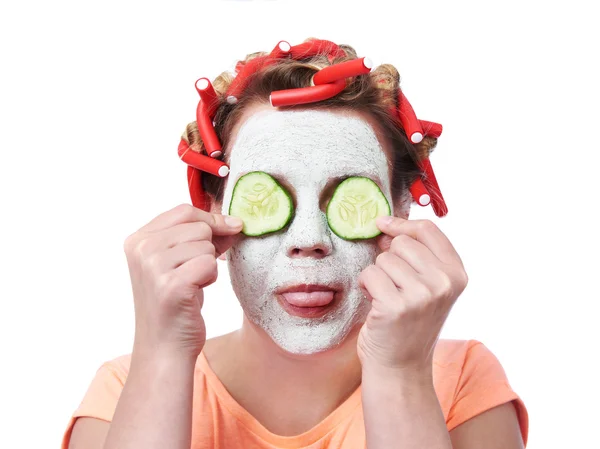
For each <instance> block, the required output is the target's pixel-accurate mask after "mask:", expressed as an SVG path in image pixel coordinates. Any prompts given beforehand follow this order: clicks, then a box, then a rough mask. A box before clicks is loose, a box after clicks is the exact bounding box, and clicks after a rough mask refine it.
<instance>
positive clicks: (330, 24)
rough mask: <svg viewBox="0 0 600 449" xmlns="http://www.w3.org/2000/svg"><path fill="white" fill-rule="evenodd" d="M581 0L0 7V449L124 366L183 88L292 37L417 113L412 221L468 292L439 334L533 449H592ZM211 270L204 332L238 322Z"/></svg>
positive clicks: (164, 198)
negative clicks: (504, 399)
mask: <svg viewBox="0 0 600 449" xmlns="http://www.w3.org/2000/svg"><path fill="white" fill-rule="evenodd" d="M593 3H594V2H591V1H590V2H581V1H580V2H569V4H568V5H567V2H556V1H544V2H542V1H539V2H532V1H523V0H521V1H502V2H477V1H472V2H465V1H452V2H431V1H419V2H402V3H401V2H390V3H383V2H377V1H368V2H363V3H361V4H356V5H355V6H350V4H349V3H343V2H339V3H337V2H332V1H329V2H327V1H321V2H318V3H310V2H299V1H267V2H258V1H254V2H252V1H245V2H234V1H230V2H216V3H215V2H206V1H195V2H187V3H186V2H169V3H168V4H167V2H161V3H159V2H152V1H146V2H141V1H139V2H126V1H118V2H117V1H103V2H84V1H63V0H59V1H52V2H42V1H29V2H26V1H22V2H17V1H13V2H3V3H2V6H1V7H0V38H1V40H0V42H2V43H1V48H2V50H1V58H2V59H1V64H2V69H1V71H0V77H1V83H0V95H1V96H0V108H1V110H0V113H1V117H0V119H1V120H0V129H1V135H0V139H1V142H0V144H1V146H0V150H1V151H0V187H1V190H0V192H1V195H2V197H1V201H2V202H1V214H2V220H1V225H0V226H1V237H2V247H1V254H2V259H1V263H2V266H1V271H0V276H1V284H0V285H1V290H0V295H1V308H0V337H1V344H2V358H1V360H2V362H1V363H2V367H1V369H0V376H1V382H0V389H1V391H0V407H1V408H0V414H1V416H0V418H1V420H0V423H1V424H0V426H1V427H2V431H1V436H0V439H1V441H2V443H1V446H2V447H6V448H9V447H10V448H18V447H23V448H25V447H27V448H35V447H58V444H59V442H60V438H61V437H62V432H63V430H64V427H65V426H66V424H67V421H68V418H69V416H70V414H71V413H72V412H73V411H74V409H75V408H76V407H77V405H78V404H79V401H80V400H81V398H82V396H83V394H84V392H85V390H86V388H87V386H88V384H89V382H90V380H91V379H92V377H93V376H94V374H95V371H96V369H97V368H98V367H99V366H100V364H101V363H102V362H104V361H106V360H109V359H111V358H114V357H116V356H118V355H120V354H124V353H128V352H130V350H131V344H132V338H133V325H134V321H133V307H132V299H131V289H130V284H129V274H128V270H127V266H126V260H125V256H124V252H123V246H122V245H123V241H124V239H125V238H126V237H127V236H128V235H129V234H131V233H133V232H134V231H136V230H137V229H138V228H139V227H141V226H142V225H144V224H146V223H147V222H148V221H150V220H151V219H152V218H154V217H155V216H156V215H158V214H159V213H161V212H163V211H165V210H167V209H170V208H172V207H174V206H176V205H178V204H180V203H183V202H188V203H189V202H190V199H189V196H188V195H189V194H188V190H187V181H186V175H185V173H186V170H185V164H184V163H182V162H181V161H180V160H179V159H178V157H177V155H176V148H177V144H178V141H179V136H180V134H181V132H182V131H183V129H184V127H185V125H186V124H187V123H188V122H190V121H193V120H194V118H195V107H196V104H197V101H198V98H197V93H196V91H195V89H194V82H195V80H196V79H197V78H199V77H200V76H207V77H209V78H211V79H214V77H215V76H217V75H218V74H219V73H220V72H222V71H224V70H228V69H230V68H231V67H233V65H234V64H235V62H236V60H238V59H240V58H243V57H244V56H245V55H246V54H247V53H252V52H255V51H259V50H263V51H270V50H271V49H272V48H273V47H274V46H275V44H276V43H277V42H278V41H279V40H281V39H285V40H287V41H289V42H290V43H291V44H292V45H296V44H299V43H301V42H302V41H303V40H304V39H306V38H307V37H318V38H320V39H328V40H332V41H334V42H336V43H347V44H350V45H352V46H354V48H355V49H356V50H357V52H358V54H359V56H369V57H370V58H371V59H372V60H373V61H374V63H375V64H376V65H379V64H381V63H384V62H389V63H392V64H394V65H395V66H396V67H397V68H398V69H399V71H400V73H401V76H402V81H401V86H402V88H403V89H404V91H405V93H406V95H407V97H408V98H409V99H410V102H411V103H412V105H413V107H414V108H415V111H416V112H417V115H418V116H419V118H422V119H426V120H431V121H435V122H438V123H441V124H443V126H444V132H443V134H442V136H441V138H440V141H439V144H438V147H437V148H436V150H435V152H434V153H433V155H432V158H431V161H432V164H433V166H434V168H435V170H436V174H437V177H438V181H439V183H440V187H441V189H442V192H443V194H444V196H445V198H446V200H447V204H448V207H449V214H448V215H447V216H446V217H445V218H442V219H439V218H437V217H436V216H435V215H434V214H433V211H432V209H431V208H430V207H427V208H421V207H419V206H416V205H415V206H413V210H412V212H411V218H428V219H431V220H433V221H434V222H435V223H436V224H438V226H439V227H440V228H441V229H442V231H443V232H444V233H445V234H446V235H447V236H448V237H449V238H450V240H451V241H452V242H453V244H454V245H455V247H456V248H457V250H458V252H459V254H460V255H461V257H462V259H463V261H464V263H465V266H466V268H467V272H468V274H469V277H470V283H469V285H468V287H467V289H466V290H465V292H464V293H463V295H462V296H461V297H460V298H459V300H458V302H457V303H456V305H455V307H454V309H453V310H452V313H451V315H450V317H449V319H448V321H447V323H446V326H445V328H444V329H443V334H442V337H443V338H460V339H477V340H479V341H482V342H483V343H485V344H486V345H487V346H488V347H489V348H490V349H491V350H492V351H493V352H494V353H495V354H496V355H497V356H498V358H499V359H500V361H501V362H502V364H503V366H504V368H505V370H506V372H507V375H508V377H509V380H510V382H511V385H512V386H513V388H514V389H515V390H516V391H517V393H518V394H520V395H521V397H522V398H523V399H524V401H525V403H526V405H527V407H528V410H529V413H530V444H529V445H528V447H529V448H534V449H541V448H564V447H591V446H592V445H593V444H596V443H597V441H598V440H597V433H596V432H597V430H596V429H597V427H598V418H600V413H599V412H598V403H599V401H600V397H599V394H598V387H597V385H598V379H599V372H598V368H597V367H598V364H597V356H598V353H599V352H598V340H599V339H598V325H597V322H598V321H597V320H598V316H597V314H596V312H597V311H598V300H600V294H599V293H598V288H599V287H598V285H599V284H598V278H599V275H598V269H599V268H600V264H599V263H598V250H599V249H600V248H599V246H600V245H599V241H598V232H597V229H598V224H597V222H596V221H595V219H597V218H598V214H597V210H598V201H599V200H598V193H599V190H600V188H599V187H598V182H597V179H598V174H597V172H596V170H597V168H598V161H599V158H598V151H599V150H600V148H599V144H598V141H597V137H596V135H597V129H598V119H599V118H600V117H599V114H598V101H599V100H600V96H599V88H598V83H599V75H600V73H599V71H598V42H600V36H599V33H598V24H597V18H598V16H597V15H595V14H594V13H593V11H592V4H593ZM594 42H595V43H594ZM221 268H222V270H221V277H220V279H219V280H218V282H217V283H216V284H215V285H213V286H211V287H210V288H209V289H208V294H207V300H206V305H205V309H204V315H205V317H206V320H207V326H208V333H209V337H211V336H215V335H218V334H222V333H225V332H228V331H231V330H233V329H236V328H237V327H238V325H239V324H240V320H241V311H240V308H239V305H238V303H237V300H236V299H235V297H234V296H233V293H232V292H231V290H230V286H229V281H228V277H227V273H226V270H224V269H223V268H226V267H225V266H224V263H221Z"/></svg>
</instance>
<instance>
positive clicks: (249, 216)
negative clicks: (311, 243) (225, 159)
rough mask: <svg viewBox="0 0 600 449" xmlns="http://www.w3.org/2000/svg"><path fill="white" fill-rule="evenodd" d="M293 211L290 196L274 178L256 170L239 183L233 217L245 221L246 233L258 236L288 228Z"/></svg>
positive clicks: (235, 193)
mask: <svg viewBox="0 0 600 449" xmlns="http://www.w3.org/2000/svg"><path fill="white" fill-rule="evenodd" d="M293 209H294V206H293V203H292V197H291V196H290V194H289V193H288V192H287V191H286V190H285V189H284V188H283V187H282V186H281V185H280V184H279V183H278V182H277V181H275V179H273V177H272V176H270V175H268V174H267V173H264V172H260V171H255V172H251V173H247V174H245V175H244V176H242V177H241V178H240V179H238V182H237V183H236V184H235V187H234V188H233V194H232V198H231V204H230V205H229V215H231V216H234V217H239V218H241V219H242V221H243V222H244V226H243V228H242V233H244V234H245V235H249V236H258V235H263V234H267V233H269V232H275V231H279V230H280V229H282V228H284V227H285V226H286V225H287V224H288V223H289V221H290V220H291V218H292V212H293Z"/></svg>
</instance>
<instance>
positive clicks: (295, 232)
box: [285, 204, 333, 259]
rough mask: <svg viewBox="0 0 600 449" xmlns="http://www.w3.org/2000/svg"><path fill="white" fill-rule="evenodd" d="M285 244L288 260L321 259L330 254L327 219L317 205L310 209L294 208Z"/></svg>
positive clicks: (330, 243)
mask: <svg viewBox="0 0 600 449" xmlns="http://www.w3.org/2000/svg"><path fill="white" fill-rule="evenodd" d="M285 243H286V246H285V247H286V251H287V256H288V257H290V258H300V257H312V258H315V259H321V258H323V257H327V256H328V255H329V254H331V251H332V250H333V244H332V242H331V233H330V230H329V225H328V224H327V217H326V216H325V213H323V211H321V210H320V208H319V206H318V204H316V205H314V207H311V208H307V207H305V208H296V214H295V215H294V218H293V220H292V223H291V224H290V227H289V228H288V231H287V233H286V242H285Z"/></svg>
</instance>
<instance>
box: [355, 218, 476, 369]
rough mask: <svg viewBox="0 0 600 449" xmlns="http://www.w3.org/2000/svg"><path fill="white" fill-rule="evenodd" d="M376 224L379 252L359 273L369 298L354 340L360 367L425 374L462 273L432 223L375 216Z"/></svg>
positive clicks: (462, 281)
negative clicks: (364, 317) (372, 262)
mask: <svg viewBox="0 0 600 449" xmlns="http://www.w3.org/2000/svg"><path fill="white" fill-rule="evenodd" d="M386 219H387V220H386ZM377 226H378V227H379V229H381V231H382V232H383V233H384V234H383V235H381V236H380V237H379V238H378V244H379V246H380V248H381V249H382V251H383V252H382V253H381V254H380V255H379V256H378V257H377V261H376V263H375V264H374V265H370V266H368V267H367V268H365V269H364V270H363V272H362V273H361V274H360V277H359V285H360V286H361V288H362V289H363V290H364V291H365V292H366V293H367V297H368V298H369V299H370V300H371V302H372V308H371V311H370V312H369V315H368V316H367V319H366V322H365V324H364V325H363V327H362V329H361V331H360V334H359V338H358V355H359V358H360V360H361V362H362V366H363V370H365V369H367V370H372V371H377V370H380V369H381V370H384V371H395V372H402V373H408V374H409V375H415V376H417V377H419V376H422V375H429V376H431V371H432V361H433V350H434V348H435V344H436V342H437V340H438V338H439V334H440V331H441V329H442V326H443V324H444V321H445V320H446V317H447V316H448V313H449V312H450V309H451V308H452V305H453V304H454V302H455V301H456V299H457V298H458V296H459V295H460V294H461V293H462V291H463V290H464V289H465V287H466V286H467V282H468V278H467V274H466V273H465V270H464V267H463V264H462V261H461V259H460V257H459V256H458V254H457V253H456V251H455V250H454V247H453V246H452V244H451V243H450V241H449V240H448V239H447V238H446V236H445V235H444V234H443V233H442V232H441V231H440V229H439V228H438V227H437V226H436V225H435V224H434V223H433V222H431V221H429V220H405V219H402V218H397V217H381V218H379V219H378V221H377Z"/></svg>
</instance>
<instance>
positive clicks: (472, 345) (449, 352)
mask: <svg viewBox="0 0 600 449" xmlns="http://www.w3.org/2000/svg"><path fill="white" fill-rule="evenodd" d="M473 349H475V352H478V353H480V352H486V351H488V352H489V350H488V349H487V348H486V347H485V345H484V344H483V343H481V342H480V341H478V340H453V339H439V340H438V342H437V345H436V347H435V351H434V353H433V363H434V364H436V365H438V366H446V365H449V364H459V365H462V364H463V363H464V361H465V360H466V358H467V357H469V356H473V355H474V352H473Z"/></svg>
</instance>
